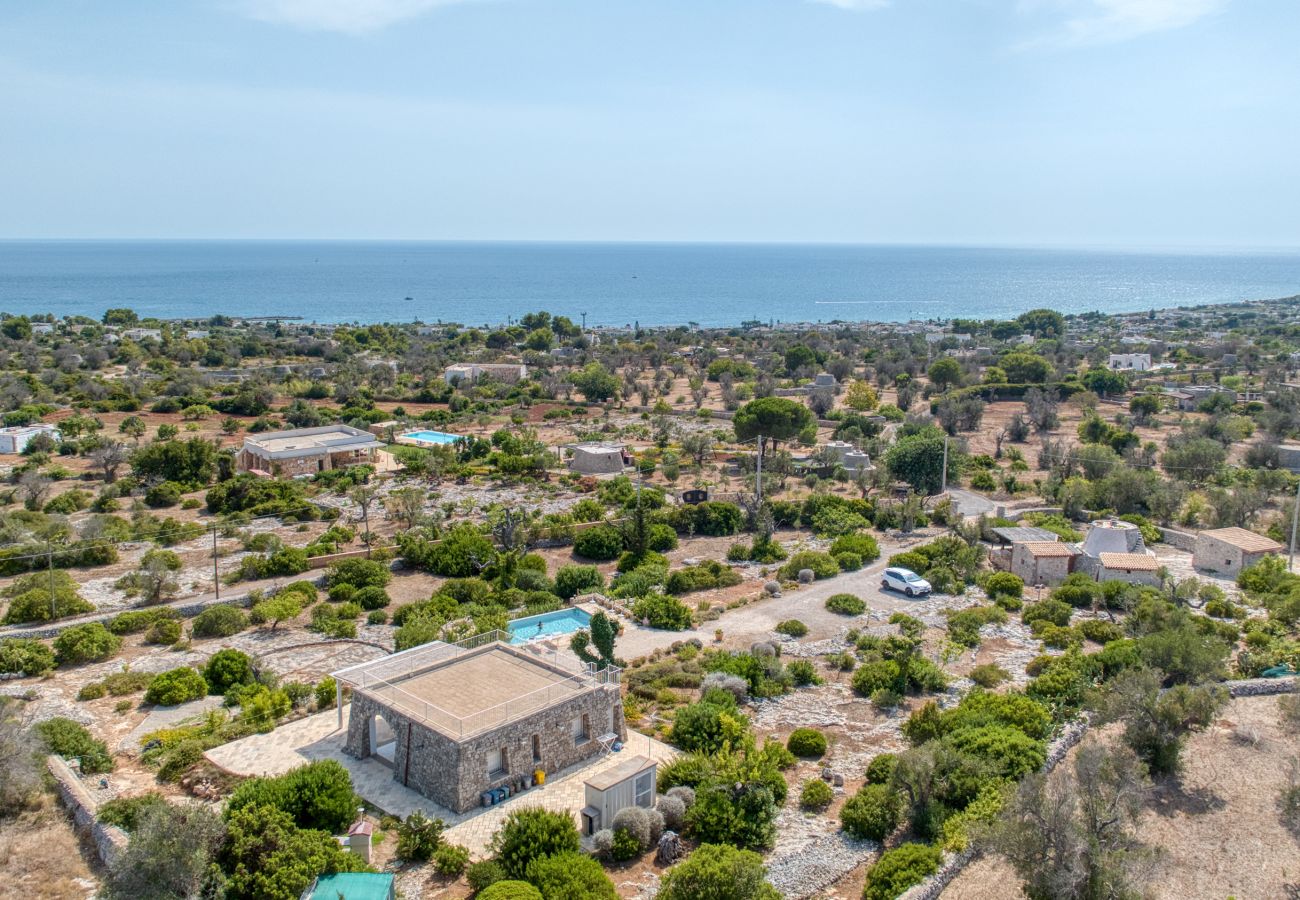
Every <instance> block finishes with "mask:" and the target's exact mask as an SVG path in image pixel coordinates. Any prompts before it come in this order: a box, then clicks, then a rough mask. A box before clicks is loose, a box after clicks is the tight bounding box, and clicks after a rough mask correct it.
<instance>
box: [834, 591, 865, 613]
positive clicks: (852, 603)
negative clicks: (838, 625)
mask: <svg viewBox="0 0 1300 900" xmlns="http://www.w3.org/2000/svg"><path fill="white" fill-rule="evenodd" d="M826 608H827V609H828V610H830V611H831V612H833V613H839V614H840V615H842V616H860V615H862V614H863V613H864V612H866V611H867V604H866V603H864V602H863V600H862V598H861V597H856V596H854V595H853V594H831V595H830V596H829V597H827V598H826Z"/></svg>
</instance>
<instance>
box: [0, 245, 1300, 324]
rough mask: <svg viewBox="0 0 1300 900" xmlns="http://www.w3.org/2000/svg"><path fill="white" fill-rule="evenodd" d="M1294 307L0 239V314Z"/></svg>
mask: <svg viewBox="0 0 1300 900" xmlns="http://www.w3.org/2000/svg"><path fill="white" fill-rule="evenodd" d="M1297 294H1300V251H1295V252H1288V251H1267V252H1265V251H1224V252H1172V251H1164V252H1155V251H1150V252H1146V251H1144V252H1137V251H1133V252H1128V251H1119V250H1064V249H1033V248H1022V249H1016V248H999V247H990V248H981V247H951V246H893V245H841V244H836V245H808V244H670V243H663V244H656V243H504V242H503V243H458V242H416V241H410V242H406V241H180V240H176V241H90V240H84V241H82V240H78V241H34V240H33V241H4V242H0V311H4V312H9V313H13V314H35V313H53V314H55V315H71V314H78V315H85V316H90V317H93V318H99V317H100V316H102V315H103V313H104V310H106V309H108V308H111V307H130V308H132V309H134V310H135V311H136V312H137V313H139V314H140V315H141V316H142V317H146V316H153V317H158V318H165V319H202V318H207V317H210V316H213V315H217V314H223V315H227V316H283V317H297V318H300V319H301V320H303V321H307V322H322V323H340V322H360V323H367V322H414V321H421V322H425V323H437V322H458V323H462V324H465V325H495V324H500V323H505V322H510V321H512V320H517V319H518V318H519V317H520V316H522V315H524V314H525V313H528V312H532V311H535V310H546V311H549V312H551V313H553V314H556V315H565V316H568V317H569V318H571V319H572V320H573V321H574V322H578V323H581V322H583V321H585V323H586V324H587V325H588V326H625V325H641V326H662V325H689V324H692V323H693V324H696V325H701V326H732V325H739V324H741V323H742V322H747V321H749V322H754V321H758V322H763V323H787V324H788V323H829V322H837V321H838V322H898V321H909V320H946V319H952V318H981V319H992V318H1011V317H1014V316H1016V315H1018V314H1020V313H1022V312H1024V311H1025V310H1028V309H1034V308H1036V307H1050V308H1052V309H1057V310H1060V311H1062V312H1066V313H1083V312H1091V311H1100V312H1107V313H1114V312H1136V311H1143V310H1148V309H1160V308H1166V307H1176V306H1196V305H1204V304H1211V303H1227V302H1238V301H1246V300H1262V299H1276V298H1282V297H1293V296H1296V295H1297Z"/></svg>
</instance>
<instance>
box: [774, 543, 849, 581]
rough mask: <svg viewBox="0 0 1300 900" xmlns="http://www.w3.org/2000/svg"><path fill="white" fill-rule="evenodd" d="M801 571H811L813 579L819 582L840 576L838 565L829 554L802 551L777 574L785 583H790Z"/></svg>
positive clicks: (791, 558)
mask: <svg viewBox="0 0 1300 900" xmlns="http://www.w3.org/2000/svg"><path fill="white" fill-rule="evenodd" d="M803 569H811V570H812V573H813V577H814V578H816V579H818V580H819V581H820V580H821V579H823V578H834V577H835V576H836V575H838V574H840V564H839V563H838V562H837V561H836V559H835V557H833V556H831V555H830V554H829V553H819V552H817V551H816V550H804V551H801V552H799V553H796V554H795V555H794V556H792V557H790V559H789V560H787V561H786V564H785V565H783V566H782V567H781V568H780V570H779V574H780V576H781V578H783V579H785V580H786V581H791V580H794V579H795V578H798V577H799V572H800V571H801V570H803Z"/></svg>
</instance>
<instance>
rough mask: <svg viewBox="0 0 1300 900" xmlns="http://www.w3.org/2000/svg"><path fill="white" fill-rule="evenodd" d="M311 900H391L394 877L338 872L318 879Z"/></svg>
mask: <svg viewBox="0 0 1300 900" xmlns="http://www.w3.org/2000/svg"><path fill="white" fill-rule="evenodd" d="M308 897H309V900H339V898H340V897H342V898H343V900H391V898H392V897H393V876H392V875H381V874H378V873H375V872H338V873H336V874H334V875H322V876H320V877H319V878H317V879H316V884H315V885H314V886H313V888H312V892H311V894H310V895H308Z"/></svg>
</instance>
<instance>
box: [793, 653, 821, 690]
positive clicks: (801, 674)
mask: <svg viewBox="0 0 1300 900" xmlns="http://www.w3.org/2000/svg"><path fill="white" fill-rule="evenodd" d="M785 670H786V672H788V673H789V674H790V677H791V678H792V679H794V683H795V684H796V685H798V686H799V687H804V686H806V685H810V684H818V683H820V681H821V679H819V678H818V677H817V669H816V668H815V667H814V666H813V664H812V662H810V661H809V660H806V659H796V660H792V661H791V662H790V664H789V665H788V666H786V667H785Z"/></svg>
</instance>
